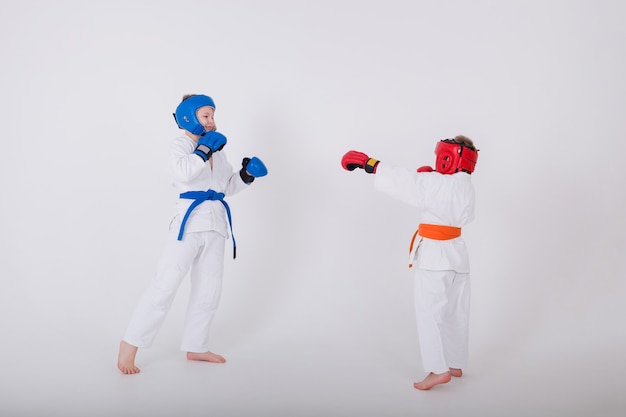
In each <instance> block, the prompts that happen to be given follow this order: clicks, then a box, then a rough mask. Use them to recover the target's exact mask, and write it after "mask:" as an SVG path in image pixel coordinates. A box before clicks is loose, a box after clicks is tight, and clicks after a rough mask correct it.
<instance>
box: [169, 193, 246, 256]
mask: <svg viewBox="0 0 626 417" xmlns="http://www.w3.org/2000/svg"><path fill="white" fill-rule="evenodd" d="M180 198H186V199H189V200H194V201H193V202H192V203H191V205H190V206H189V208H188V209H187V212H186V213H185V217H183V221H182V223H181V224H180V231H179V232H178V240H183V233H184V232H185V224H186V223H187V219H188V218H189V215H190V214H191V212H192V211H193V209H195V208H196V207H197V206H198V205H200V204H201V203H203V202H205V201H206V200H218V201H219V202H220V203H222V204H223V205H224V208H225V209H226V214H227V215H228V224H229V225H230V236H231V237H232V239H233V259H235V258H236V257H237V244H236V243H235V235H234V234H233V219H232V218H231V216H230V207H228V203H227V202H226V201H225V200H224V193H218V192H217V191H213V190H207V191H187V192H186V193H182V194H181V195H180Z"/></svg>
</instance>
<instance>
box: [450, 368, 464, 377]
mask: <svg viewBox="0 0 626 417" xmlns="http://www.w3.org/2000/svg"><path fill="white" fill-rule="evenodd" d="M450 375H452V376H455V377H457V378H460V377H462V376H463V370H462V369H459V368H450Z"/></svg>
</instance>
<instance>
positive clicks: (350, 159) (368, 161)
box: [341, 151, 380, 174]
mask: <svg viewBox="0 0 626 417" xmlns="http://www.w3.org/2000/svg"><path fill="white" fill-rule="evenodd" d="M379 162H380V161H378V160H377V159H374V158H370V157H369V156H367V155H366V154H364V153H363V152H358V151H348V152H346V154H345V155H344V156H343V158H341V166H342V167H343V168H344V169H346V170H348V171H354V170H355V169H357V168H362V169H364V170H365V172H367V173H368V174H375V173H376V168H377V167H378V163H379Z"/></svg>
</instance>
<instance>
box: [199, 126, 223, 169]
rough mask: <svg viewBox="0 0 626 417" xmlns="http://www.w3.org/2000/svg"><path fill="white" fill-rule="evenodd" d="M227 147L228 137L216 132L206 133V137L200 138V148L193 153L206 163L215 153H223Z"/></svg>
mask: <svg viewBox="0 0 626 417" xmlns="http://www.w3.org/2000/svg"><path fill="white" fill-rule="evenodd" d="M225 145H226V136H224V135H222V134H221V133H219V132H216V131H211V132H206V133H205V134H204V136H200V139H198V146H196V150H195V151H193V153H195V154H196V155H198V156H199V157H200V158H202V159H203V160H204V162H206V161H208V160H209V158H210V157H211V155H212V154H213V152H217V151H221V150H222V148H224V146H225Z"/></svg>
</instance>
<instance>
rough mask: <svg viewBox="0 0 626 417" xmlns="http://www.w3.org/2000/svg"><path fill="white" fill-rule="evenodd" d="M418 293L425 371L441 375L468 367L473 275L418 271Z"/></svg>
mask: <svg viewBox="0 0 626 417" xmlns="http://www.w3.org/2000/svg"><path fill="white" fill-rule="evenodd" d="M414 291H415V310H416V316H417V331H418V335H419V342H420V352H421V356H422V366H423V367H424V370H425V371H426V372H433V373H436V374H441V373H444V372H448V371H449V370H450V368H459V369H463V368H465V367H467V357H468V335H469V332H468V330H469V307H470V277H469V274H459V273H456V272H455V271H429V270H424V269H416V270H415V282H414Z"/></svg>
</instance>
